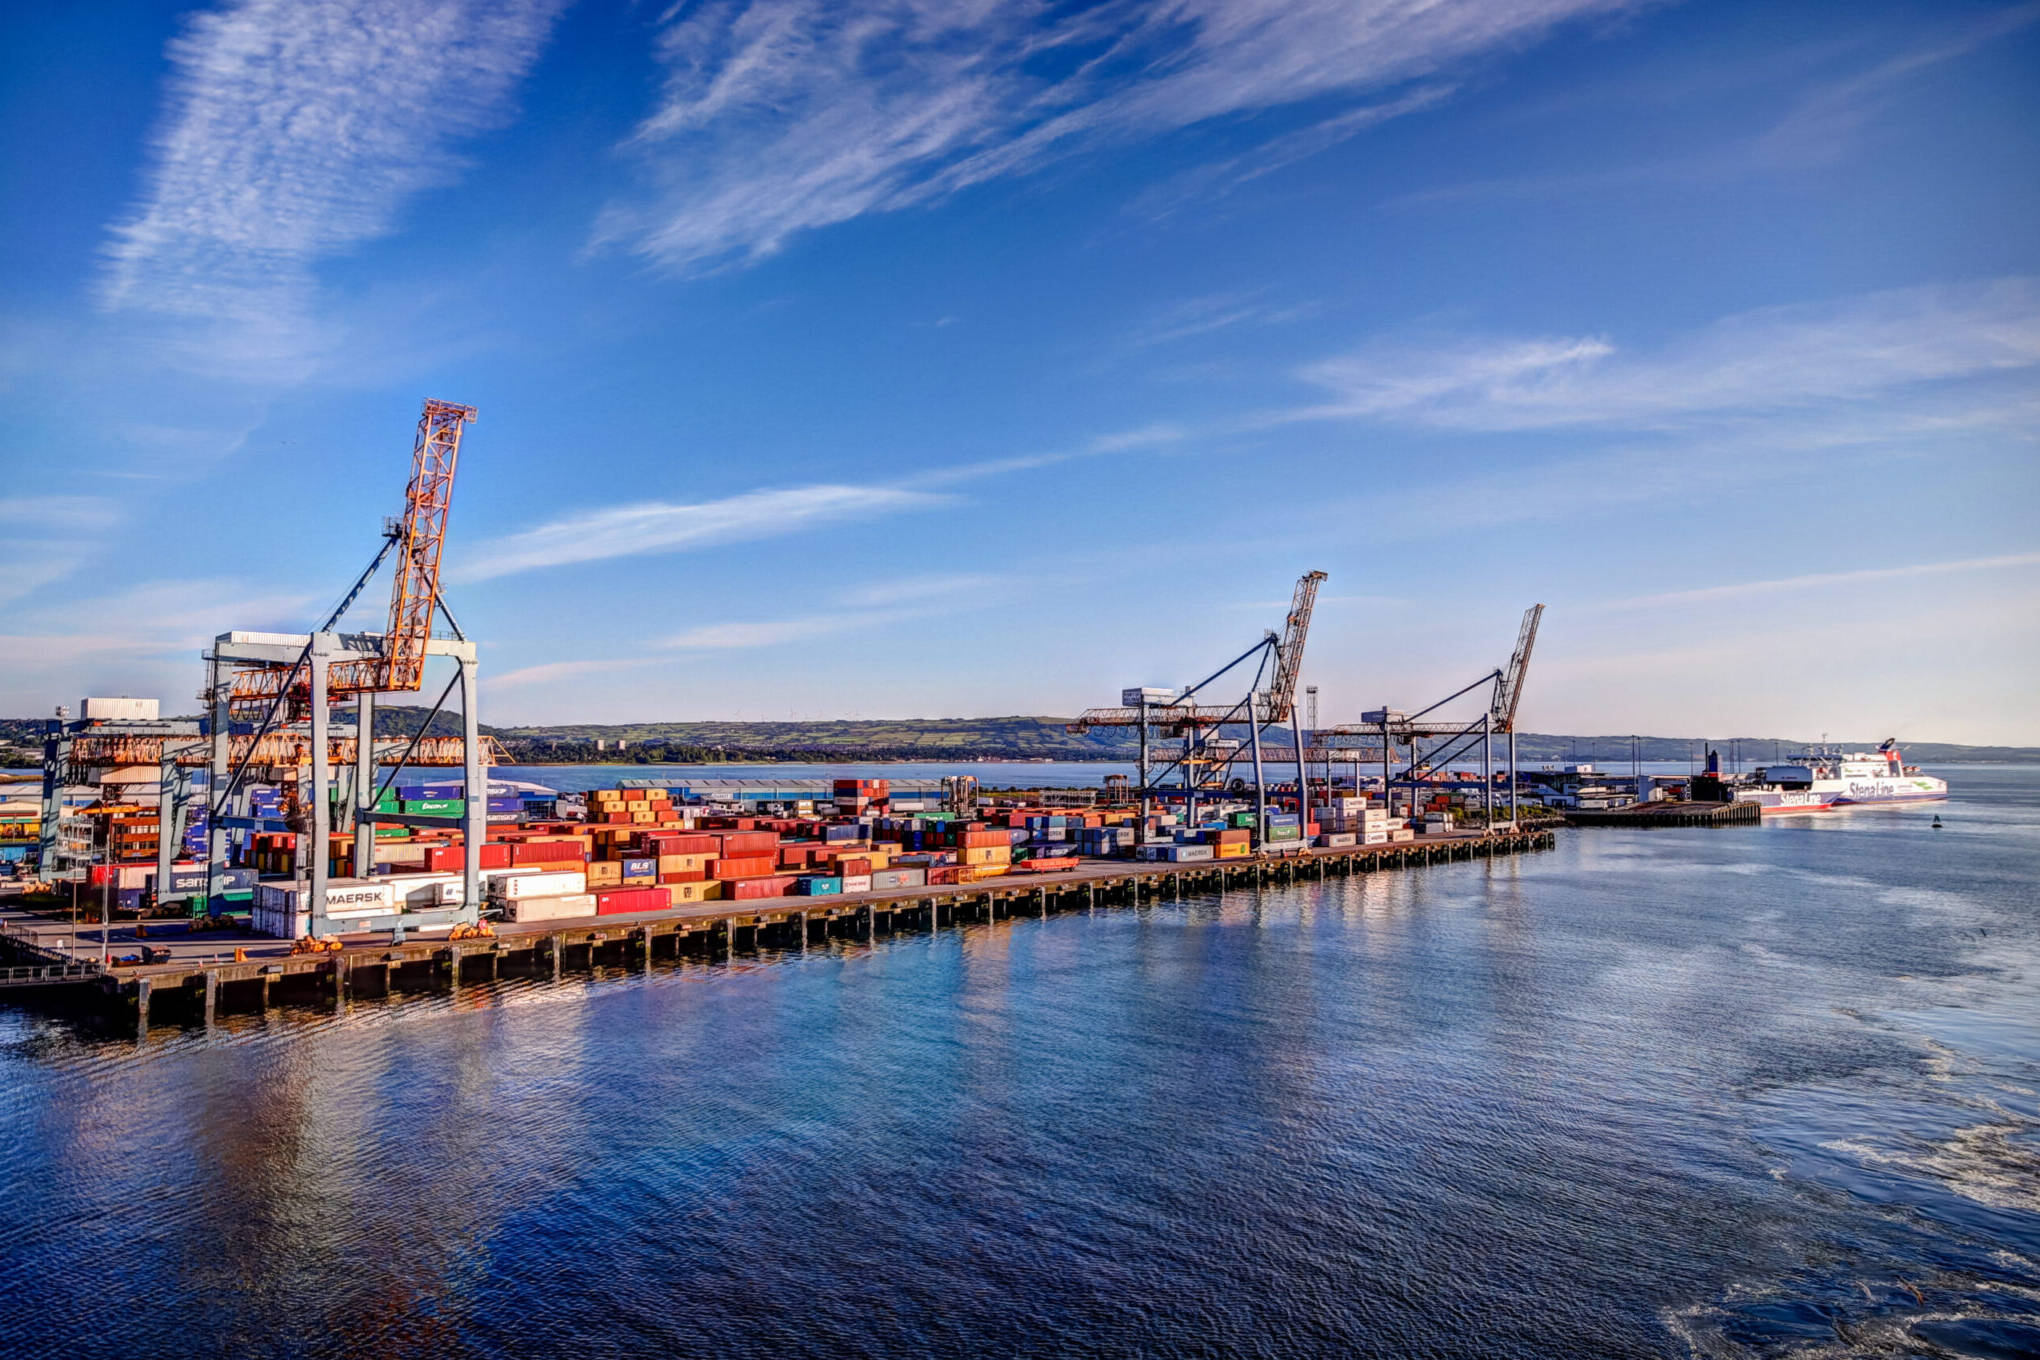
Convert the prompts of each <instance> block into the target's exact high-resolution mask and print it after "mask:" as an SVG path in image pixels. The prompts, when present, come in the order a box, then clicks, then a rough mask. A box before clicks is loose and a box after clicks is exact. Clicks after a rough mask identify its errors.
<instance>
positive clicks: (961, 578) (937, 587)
mask: <svg viewBox="0 0 2040 1360" xmlns="http://www.w3.org/2000/svg"><path fill="white" fill-rule="evenodd" d="M1009 584H1011V578H1010V577H1003V576H986V575H982V574H976V573H970V572H962V573H958V574H957V575H954V576H908V577H899V578H896V579H894V580H889V581H876V582H873V583H871V584H870V585H863V586H857V587H854V588H853V589H850V590H846V591H844V592H843V594H842V600H843V603H844V604H847V605H850V606H852V607H854V608H860V609H874V608H879V607H882V606H885V605H895V604H910V603H918V602H920V601H926V600H941V599H946V598H949V597H952V596H957V595H982V594H985V593H986V592H989V591H994V590H1002V589H1004V588H1005V587H1006V586H1008V585H1009Z"/></svg>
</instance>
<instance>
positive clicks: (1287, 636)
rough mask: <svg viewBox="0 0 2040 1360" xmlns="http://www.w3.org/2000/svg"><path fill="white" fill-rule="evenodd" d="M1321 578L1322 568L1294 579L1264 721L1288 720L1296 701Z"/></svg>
mask: <svg viewBox="0 0 2040 1360" xmlns="http://www.w3.org/2000/svg"><path fill="white" fill-rule="evenodd" d="M1324 580H1325V574H1324V573H1323V572H1321V571H1307V572H1305V573H1304V574H1303V575H1302V576H1301V577H1299V578H1298V579H1297V582H1296V593H1295V595H1293V596H1292V597H1291V598H1290V601H1289V616H1288V617H1287V618H1286V619H1284V620H1283V623H1282V640H1281V641H1280V642H1278V643H1277V644H1275V678H1274V680H1273V681H1272V682H1270V684H1269V686H1268V693H1267V696H1266V703H1267V709H1266V716H1265V717H1264V718H1263V721H1265V722H1271V723H1283V722H1288V721H1289V710H1290V707H1291V705H1293V704H1294V703H1295V701H1296V677H1297V674H1298V673H1299V672H1300V671H1301V670H1302V669H1303V643H1304V639H1305V638H1307V637H1309V636H1310V616H1311V611H1312V610H1314V609H1316V608H1317V593H1318V587H1319V586H1320V585H1323V584H1324Z"/></svg>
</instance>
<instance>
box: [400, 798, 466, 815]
mask: <svg viewBox="0 0 2040 1360" xmlns="http://www.w3.org/2000/svg"><path fill="white" fill-rule="evenodd" d="M403 810H404V811H405V812H407V813H411V814H412V815H414V816H419V817H458V816H460V815H461V814H462V813H464V812H466V811H467V800H466V799H465V798H413V799H410V800H408V801H407V802H405V804H404V807H403Z"/></svg>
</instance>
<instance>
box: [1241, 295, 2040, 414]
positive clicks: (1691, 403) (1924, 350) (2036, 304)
mask: <svg viewBox="0 0 2040 1360" xmlns="http://www.w3.org/2000/svg"><path fill="white" fill-rule="evenodd" d="M2036 366H2040V284H2036V281H2035V280H2033V279H2028V278H2011V279H1999V280H1995V281H1992V282H1989V283H1984V284H1974V285H1964V286H1953V287H1931V288H1911V289H1902V290H1896V291H1891V292H1882V293H1872V294H1869V295H1866V296H1861V297H1855V298H1849V299H1844V300H1842V301H1840V302H1832V303H1819V304H1811V305H1799V306H1786V307H1770V308H1764V309H1762V310H1758V311H1753V312H1746V313H1743V314H1740V315H1737V316H1731V317H1727V318H1725V319H1723V320H1721V321H1718V322H1716V323H1714V324H1713V325H1710V326H1707V327H1705V328H1703V329H1701V330H1699V331H1697V332H1695V333H1693V334H1691V335H1688V336H1685V337H1682V338H1679V339H1676V340H1673V341H1671V342H1669V343H1667V344H1664V345H1662V346H1659V347H1658V348H1656V349H1654V350H1643V351H1635V352H1632V351H1629V350H1626V349H1624V348H1622V347H1621V346H1618V345H1617V343H1616V342H1615V341H1614V340H1613V339H1611V338H1609V337H1607V336H1602V335H1590V336H1547V337H1530V338H1519V339H1477V340H1462V341H1453V342H1447V343H1443V344H1432V345H1428V346H1426V345H1421V344H1410V343H1407V342H1390V341H1387V340H1383V341H1380V342H1377V343H1376V344H1374V345H1371V346H1369V347H1368V348H1366V349H1363V350H1360V351H1358V352H1356V353H1353V354H1348V355H1343V356H1340V357H1337V358H1332V359H1327V360H1324V361H1321V362H1319V363H1317V364H1313V365H1311V366H1310V367H1308V368H1307V369H1305V370H1304V372H1303V373H1302V375H1301V376H1302V377H1303V378H1304V379H1305V380H1306V381H1307V382H1310V383H1312V384H1314V385H1316V386H1318V387H1320V388H1322V389H1324V390H1326V391H1327V392H1328V393H1329V399H1328V400H1327V401H1325V402H1323V403H1319V404H1314V405H1307V406H1303V407H1300V408H1297V409H1294V410H1291V411H1288V412H1284V413H1281V414H1280V415H1278V416H1276V417H1275V419H1277V420H1289V419H1324V418H1354V417H1362V418H1371V419H1378V420H1386V421H1393V422H1397V423H1403V424H1412V425H1430V426H1439V427H1444V428H1452V429H1467V430H1531V429H1540V428H1558V427H1566V426H1604V427H1609V428H1629V429H1644V428H1651V429H1659V428H1665V427H1669V426H1681V425H1690V424H1692V423H1694V422H1697V421H1702V420H1722V419H1737V418H1749V417H1760V416H1776V415H1778V414H1781V413H1791V412H1806V411H1814V410H1821V409H1823V408H1833V407H1836V406H1845V405H1849V404H1855V403H1864V402H1870V401H1873V400H1891V399H1894V398H1898V397H1904V396H1914V397H1916V396H1918V395H1919V394H1921V393H1922V392H1924V391H1926V390H1927V389H1930V388H1932V387H1933V386H1934V385H1937V384H1951V383H1962V382H1970V381H1980V380H1987V379H1990V378H1994V377H2000V376H2006V375H2010V376H2014V377H2017V378H2020V379H2024V378H2025V377H2026V376H2027V375H2029V374H2030V373H2031V372H2032V370H2033V369H2034V368H2035V367H2036ZM2028 396H2029V398H2030V392H2029V394H2028Z"/></svg>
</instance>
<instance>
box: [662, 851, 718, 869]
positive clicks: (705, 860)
mask: <svg viewBox="0 0 2040 1360" xmlns="http://www.w3.org/2000/svg"><path fill="white" fill-rule="evenodd" d="M714 858H715V856H714V855H661V856H659V872H660V873H662V874H691V873H693V872H695V871H696V870H697V869H698V870H700V871H701V872H703V873H706V872H708V864H709V861H710V860H712V859H714Z"/></svg>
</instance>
